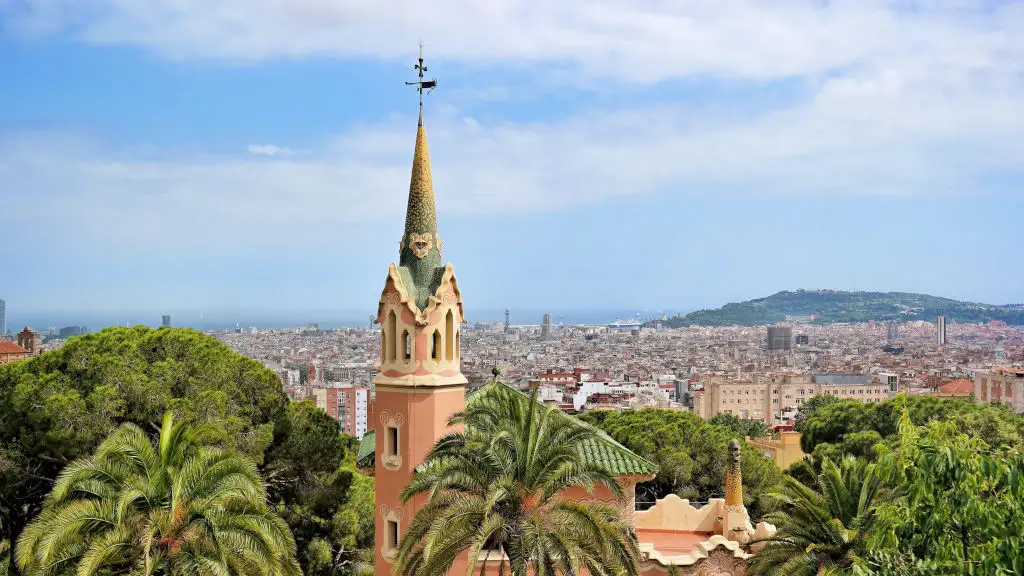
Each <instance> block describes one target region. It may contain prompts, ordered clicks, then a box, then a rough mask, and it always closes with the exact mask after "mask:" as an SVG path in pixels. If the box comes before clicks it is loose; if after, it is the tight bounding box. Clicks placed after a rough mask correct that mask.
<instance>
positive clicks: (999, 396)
mask: <svg viewBox="0 0 1024 576" xmlns="http://www.w3.org/2000/svg"><path fill="white" fill-rule="evenodd" d="M974 397H975V398H976V400H977V401H978V402H984V403H989V402H1002V403H1003V404H1006V405H1007V406H1009V407H1010V408H1011V409H1012V410H1013V411H1014V412H1017V413H1021V412H1024V368H1017V367H1014V366H996V367H995V368H990V369H988V370H978V371H977V372H975V373H974Z"/></svg>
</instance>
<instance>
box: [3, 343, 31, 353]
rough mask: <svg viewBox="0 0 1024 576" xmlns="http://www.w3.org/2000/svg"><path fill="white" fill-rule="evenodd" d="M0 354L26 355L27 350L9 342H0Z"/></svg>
mask: <svg viewBox="0 0 1024 576" xmlns="http://www.w3.org/2000/svg"><path fill="white" fill-rule="evenodd" d="M0 354H28V350H25V349H24V348H22V347H21V346H18V345H17V344H15V343H14V342H11V341H10V340H0Z"/></svg>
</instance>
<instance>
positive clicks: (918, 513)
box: [751, 397, 1024, 576]
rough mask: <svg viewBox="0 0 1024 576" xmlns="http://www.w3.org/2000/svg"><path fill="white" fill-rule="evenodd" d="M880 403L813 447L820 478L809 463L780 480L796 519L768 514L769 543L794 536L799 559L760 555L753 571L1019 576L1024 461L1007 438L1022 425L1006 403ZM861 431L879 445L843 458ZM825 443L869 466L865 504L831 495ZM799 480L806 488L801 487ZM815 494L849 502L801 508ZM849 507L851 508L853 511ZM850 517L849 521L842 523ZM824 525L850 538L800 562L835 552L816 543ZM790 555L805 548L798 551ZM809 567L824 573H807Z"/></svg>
mask: <svg viewBox="0 0 1024 576" xmlns="http://www.w3.org/2000/svg"><path fill="white" fill-rule="evenodd" d="M844 404H846V403H845V402H841V403H835V404H832V405H830V406H829V407H828V409H835V410H837V412H836V413H833V414H827V413H826V412H827V411H828V410H827V409H826V410H819V411H818V412H817V413H816V414H815V415H814V416H813V417H812V418H810V419H809V420H808V424H814V423H815V422H814V421H816V420H827V419H829V418H834V417H839V412H838V411H841V409H842V408H843V405H844ZM886 404H887V405H886V406H880V407H879V408H880V409H879V410H877V411H874V412H871V413H870V414H868V415H867V416H865V415H864V414H859V415H857V416H856V418H854V419H853V420H852V421H853V422H856V423H858V426H855V427H850V426H849V425H848V423H846V424H843V426H847V428H852V429H853V430H854V431H852V432H850V433H849V434H848V435H847V436H846V437H844V438H842V439H841V442H839V443H836V444H829V443H819V444H817V446H816V447H815V454H816V455H817V458H816V459H815V464H816V465H817V466H818V467H819V468H820V469H821V472H820V473H818V474H817V475H816V476H815V472H814V466H811V465H807V464H803V465H801V466H794V467H793V469H791V470H790V474H792V475H793V477H792V478H789V479H787V481H786V482H787V487H789V488H790V489H791V490H792V494H790V498H789V500H788V501H785V500H784V501H783V504H784V509H785V508H787V507H788V508H790V509H791V510H794V511H797V512H798V513H797V514H791V515H790V516H789V517H785V516H779V515H776V516H772V515H770V516H769V517H770V518H771V519H772V520H774V521H775V522H776V523H777V525H778V528H779V532H778V534H777V537H789V538H790V539H792V540H793V542H794V544H793V547H794V553H793V554H791V556H792V557H793V558H797V557H800V558H804V560H794V561H793V564H795V565H794V566H791V567H790V568H793V569H789V568H785V567H784V566H785V564H784V563H782V561H783V560H784V558H785V556H786V554H787V553H785V552H784V551H783V550H781V549H778V551H779V554H778V555H777V557H776V555H773V554H771V553H770V554H768V555H765V556H764V557H763V558H762V557H761V555H760V554H759V555H758V559H756V560H755V561H754V562H753V564H752V566H751V568H752V570H751V573H752V574H753V575H759V574H760V575H774V574H793V573H807V574H814V573H844V574H845V573H852V574H857V575H860V576H911V575H915V576H916V575H940V574H941V575H946V574H971V575H986V576H988V575H992V576H995V575H1001V574H1022V573H1024V484H1022V482H1021V478H1022V476H1024V457H1022V455H1021V452H1020V444H1019V440H1020V439H1019V435H1018V436H1015V435H1014V434H1012V433H1010V432H1009V430H1012V429H1015V427H1019V422H1016V420H1015V419H1017V420H1019V418H1018V417H1016V416H1014V415H1012V414H1007V413H1006V412H1005V411H1004V410H1003V409H1002V408H997V407H994V406H974V405H972V404H969V403H965V402H962V401H957V400H938V399H923V398H906V397H898V398H897V399H895V400H893V401H891V402H888V403H886ZM850 407H852V405H848V406H847V408H850ZM868 416H870V417H868ZM986 421H987V422H986ZM979 423H980V425H979ZM1001 428H1002V429H1003V430H1001V431H1000V429H1001ZM893 430H895V431H893ZM983 434H984V437H983ZM867 436H871V437H873V438H875V439H878V440H879V441H878V442H876V443H875V445H874V446H873V447H872V450H871V451H865V453H864V454H863V455H861V456H860V457H857V456H854V455H852V454H850V453H849V452H852V451H856V450H850V444H851V441H850V437H867ZM883 437H884V440H883ZM990 442H991V443H990ZM829 446H830V447H831V449H833V450H835V451H836V452H840V453H841V452H843V451H846V452H847V454H846V456H845V457H844V460H843V462H844V466H845V465H846V463H847V462H851V463H855V464H856V466H859V467H863V468H864V469H865V470H867V469H868V468H869V467H874V470H875V471H876V474H877V479H878V482H879V486H878V489H877V490H876V491H875V492H874V496H873V497H870V498H869V497H865V496H864V495H863V494H862V495H861V497H859V498H857V499H853V498H849V497H850V496H852V494H853V491H852V490H851V489H849V488H848V487H847V488H837V487H836V486H835V485H834V484H835V482H833V481H831V480H829V479H827V478H826V476H827V473H828V472H829V470H830V469H831V468H832V465H831V459H830V458H829V457H828V456H823V455H821V451H822V447H829ZM862 451H863V450H862ZM852 466H853V465H852V464H851V467H852ZM797 479H799V480H800V481H799V482H798V481H797ZM801 483H802V484H803V487H799V486H800V484H801ZM845 484H847V485H848V484H849V483H848V482H847V483H845ZM863 485H864V484H862V486H863ZM794 494H795V495H798V496H799V495H800V494H804V495H810V498H809V499H807V501H806V502H803V501H801V500H800V498H803V496H800V497H799V498H793V497H792V495H794ZM819 497H820V498H819ZM821 498H824V499H825V500H831V499H837V498H838V499H848V501H849V502H850V503H851V506H849V507H840V508H836V507H834V506H829V507H828V510H827V511H825V510H818V507H815V506H811V505H810V504H809V502H811V501H814V500H818V501H825V500H821ZM854 500H856V502H857V507H858V513H857V516H849V514H848V512H849V511H850V510H852V509H853V507H852V504H853V502H854ZM790 503H793V504H798V505H796V506H793V505H792V504H790ZM844 510H845V511H846V512H845V513H847V516H845V517H844V516H843V513H844V512H843V511H844ZM808 511H811V512H813V514H808V513H807V512H808ZM847 517H849V518H852V519H853V520H854V522H853V523H850V522H848V521H847V520H846V519H845V518H847ZM840 527H842V528H844V529H846V532H842V531H840V530H839V528H840ZM830 530H833V531H834V534H835V536H839V535H843V534H845V535H846V536H847V537H848V538H849V539H850V540H849V543H850V546H849V549H848V553H846V554H844V555H843V556H842V558H843V559H842V560H841V561H839V562H833V561H831V560H830V561H829V563H828V564H825V565H823V564H821V563H820V562H817V563H816V562H812V560H814V559H813V558H806V557H807V556H808V554H811V555H820V554H821V553H823V552H825V551H828V550H837V548H835V543H837V542H840V540H839V539H838V538H836V537H832V536H830V537H829V538H828V539H827V540H825V541H822V540H823V539H824V538H825V535H827V534H829V531H830ZM794 535H802V536H800V537H801V538H804V539H805V540H806V541H805V542H797V537H794ZM812 537H813V538H812ZM769 546H772V544H769ZM798 549H802V550H804V551H805V553H800V554H799V555H796V552H795V551H796V550H798ZM765 550H766V551H770V549H769V548H766V549H765ZM763 553H764V551H762V554H763ZM773 558H776V559H777V560H779V561H778V562H776V561H774V560H773ZM815 567H817V568H824V570H823V571H822V572H815ZM830 570H831V572H830Z"/></svg>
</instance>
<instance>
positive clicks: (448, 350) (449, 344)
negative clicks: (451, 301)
mask: <svg viewBox="0 0 1024 576" xmlns="http://www.w3.org/2000/svg"><path fill="white" fill-rule="evenodd" d="M444 329H445V332H444V335H445V350H444V358H445V360H448V361H449V362H451V361H452V360H455V315H454V314H452V311H451V310H449V311H448V314H446V315H445V317H444Z"/></svg>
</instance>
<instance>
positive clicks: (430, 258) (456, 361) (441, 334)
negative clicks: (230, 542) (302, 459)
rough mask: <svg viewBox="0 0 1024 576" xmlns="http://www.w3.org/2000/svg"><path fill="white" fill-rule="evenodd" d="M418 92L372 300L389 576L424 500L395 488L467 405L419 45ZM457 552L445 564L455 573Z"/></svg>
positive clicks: (384, 571) (378, 535)
mask: <svg viewBox="0 0 1024 576" xmlns="http://www.w3.org/2000/svg"><path fill="white" fill-rule="evenodd" d="M415 68H416V69H417V70H419V81H418V82H413V83H411V84H413V85H416V86H417V87H418V90H419V92H420V117H419V123H418V125H417V127H416V147H415V151H414V152H413V161H412V174H411V177H410V182H409V202H408V206H407V208H406V215H405V231H404V233H403V234H402V238H401V240H400V241H399V243H398V250H399V261H398V264H397V265H396V264H391V266H389V267H388V273H387V278H386V279H385V281H384V290H383V292H382V293H381V296H380V301H379V302H378V305H377V317H376V321H377V323H378V324H380V325H381V327H382V328H381V339H380V340H381V350H380V356H381V365H380V372H379V373H378V374H377V376H376V377H375V378H374V379H373V383H374V387H375V388H376V392H377V395H376V404H375V408H374V411H375V414H376V418H375V420H376V421H375V422H374V425H375V427H376V433H375V435H374V449H375V454H374V458H376V462H375V463H374V469H375V476H376V505H377V508H376V510H375V513H376V514H377V517H376V518H375V522H374V524H375V525H376V532H375V540H374V542H375V548H376V550H375V557H376V563H375V570H376V574H377V576H385V575H387V576H390V575H391V574H392V568H393V566H392V563H393V562H394V560H395V555H396V553H397V548H398V544H399V542H400V541H401V538H402V534H403V533H404V532H405V531H406V528H407V526H408V524H409V522H410V521H411V520H412V518H413V516H414V515H415V513H416V511H417V510H418V509H419V508H420V507H422V506H423V505H424V503H425V502H426V496H425V495H419V496H417V497H415V498H413V499H412V500H410V501H408V502H406V503H404V504H403V503H402V502H401V500H400V499H399V495H400V494H401V492H402V490H403V489H404V488H405V486H406V485H407V484H408V483H409V482H410V481H411V480H412V478H413V473H414V471H415V469H416V467H417V466H419V465H420V464H421V463H423V461H424V459H425V457H426V455H427V452H428V451H430V449H431V448H432V447H433V446H434V442H435V441H436V440H438V439H439V438H441V436H443V435H444V434H446V433H448V432H449V431H451V429H450V428H449V427H448V418H449V417H450V416H451V415H452V414H453V413H455V412H457V411H460V410H463V409H464V408H465V404H466V384H467V381H466V378H465V377H464V376H463V375H462V370H461V364H460V362H461V358H460V354H459V346H460V332H461V330H460V327H461V325H462V323H463V322H465V318H464V316H463V310H462V294H461V293H460V292H459V287H458V284H457V282H456V280H455V272H454V269H453V268H452V265H451V264H446V265H442V263H441V262H442V260H441V238H440V236H439V235H438V233H437V216H436V211H435V206H434V186H433V181H432V177H431V171H430V155H429V153H428V150H427V132H426V129H425V128H424V127H423V99H422V98H423V96H422V94H423V89H424V88H428V89H429V88H433V87H434V86H435V85H436V81H425V80H424V79H423V73H424V72H425V71H426V70H427V68H426V66H424V65H423V57H422V53H421V56H420V59H419V63H418V64H417V65H416V67H415ZM466 562H467V561H466V559H465V558H460V559H458V560H457V561H456V563H455V567H454V568H453V572H452V573H455V574H459V573H463V572H464V571H465V569H466V566H467V563H466Z"/></svg>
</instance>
